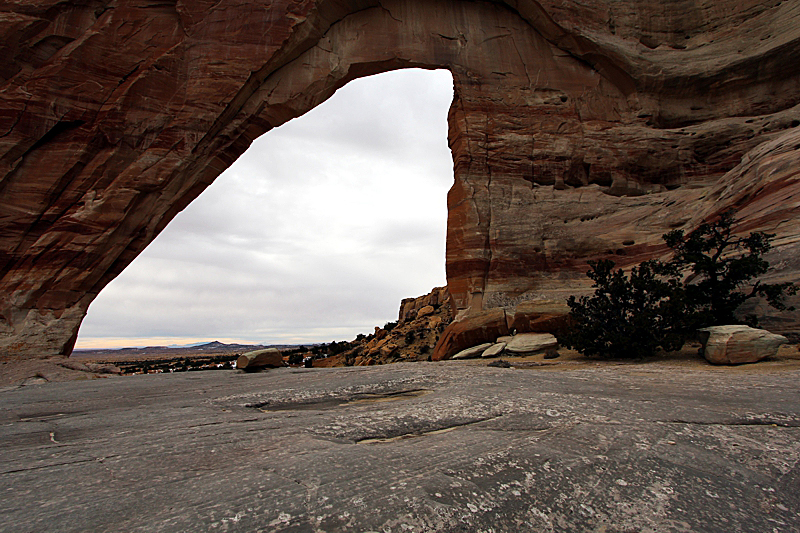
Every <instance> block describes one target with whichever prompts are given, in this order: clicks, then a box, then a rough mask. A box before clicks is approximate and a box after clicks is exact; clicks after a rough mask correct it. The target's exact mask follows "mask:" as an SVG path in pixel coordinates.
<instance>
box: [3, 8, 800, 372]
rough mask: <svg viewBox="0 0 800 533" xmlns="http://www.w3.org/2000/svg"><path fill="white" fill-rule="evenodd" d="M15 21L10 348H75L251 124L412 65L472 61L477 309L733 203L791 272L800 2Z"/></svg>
mask: <svg viewBox="0 0 800 533" xmlns="http://www.w3.org/2000/svg"><path fill="white" fill-rule="evenodd" d="M0 35H2V40H0V43H2V44H0V46H2V52H0V100H1V101H2V105H0V227H1V228H2V229H1V231H0V352H5V353H8V354H18V355H23V356H31V355H48V354H52V353H66V352H69V351H70V349H71V346H72V343H73V342H74V339H75V335H76V334H77V329H78V327H79V325H80V322H81V320H82V318H83V316H84V315H85V312H86V309H87V308H88V305H89V303H90V302H91V301H92V299H93V298H94V297H95V296H96V295H97V293H98V292H99V291H100V290H101V289H102V288H103V287H104V286H105V285H106V284H107V283H108V282H109V281H110V280H111V279H113V278H114V277H115V276H116V275H117V274H119V272H121V271H122V269H124V268H125V267H126V266H127V265H128V264H129V263H130V262H131V261H132V260H133V258H134V257H136V255H137V254H138V253H139V252H141V251H142V249H144V247H145V246H147V244H148V243H149V242H151V241H152V239H153V238H154V237H155V236H156V235H157V234H158V233H159V232H160V231H161V230H162V229H163V228H164V227H165V226H166V224H167V223H168V222H169V221H170V220H171V219H172V217H174V216H175V214H176V213H178V212H179V211H180V210H181V209H183V208H184V207H185V206H186V205H188V203H189V202H191V201H192V200H193V199H194V198H195V197H197V195H198V194H199V193H200V192H201V191H202V190H203V189H204V188H205V187H206V186H207V185H208V184H209V183H211V182H212V181H213V180H214V178H215V177H216V176H217V175H218V174H219V173H220V172H222V170H224V169H225V168H227V166H229V165H230V164H231V162H232V161H233V160H235V159H236V158H237V157H238V156H239V155H240V154H241V153H242V152H243V151H244V150H245V149H246V148H247V147H248V146H249V144H250V142H252V140H253V139H255V138H256V137H257V136H259V135H261V134H263V133H264V132H266V131H268V130H270V129H271V128H274V127H277V126H279V125H281V124H282V123H284V122H286V121H287V120H289V119H291V118H293V117H296V116H299V115H301V114H303V113H305V112H306V111H308V110H309V109H311V108H313V107H314V106H315V105H317V104H319V103H320V102H322V101H324V100H325V99H326V98H328V97H329V96H330V95H331V94H332V93H333V92H334V91H335V90H336V89H337V88H339V87H341V86H342V85H344V84H345V83H347V82H348V81H350V80H352V79H355V78H357V77H360V76H366V75H370V74H374V73H378V72H382V71H386V70H391V69H397V68H404V67H422V68H446V69H448V70H449V71H450V72H451V73H452V74H453V78H454V90H455V95H454V100H453V105H452V107H451V110H450V116H449V123H450V132H449V140H450V147H451V150H452V152H453V161H454V178H455V179H454V185H453V187H452V189H451V191H450V193H449V196H448V208H449V220H448V234H447V239H448V245H447V258H446V268H447V279H448V286H449V290H450V294H451V295H452V303H453V305H454V306H455V308H457V309H458V310H460V311H461V312H462V314H464V313H468V312H470V311H476V310H480V309H484V308H489V307H493V306H501V305H506V306H510V305H513V304H515V303H516V302H518V301H522V300H526V299H531V298H534V297H540V296H551V295H553V294H560V293H563V292H566V291H570V290H572V287H574V286H575V284H576V283H577V284H580V283H582V281H580V280H581V279H582V273H583V271H584V270H585V267H584V264H585V261H586V259H589V258H596V257H599V256H607V255H612V256H614V257H615V258H616V259H617V260H618V261H621V262H623V263H625V262H628V263H634V262H637V261H639V260H641V259H644V258H646V257H651V256H653V255H658V254H659V253H661V252H662V251H663V248H662V246H661V241H660V235H661V234H662V233H664V232H665V231H666V230H668V229H671V228H676V227H680V228H686V229H691V228H692V225H694V224H696V223H697V222H698V221H699V220H701V219H702V218H703V217H705V216H710V215H713V214H714V213H716V212H719V211H721V210H723V209H727V208H728V207H731V206H735V207H738V208H739V209H740V214H741V215H743V216H745V217H746V219H747V222H746V224H745V226H746V227H743V228H742V229H743V230H750V229H760V230H765V231H770V232H775V233H777V234H778V243H779V244H780V247H779V249H778V250H776V254H783V256H782V257H785V258H787V259H786V261H785V264H784V265H783V267H782V270H781V272H782V274H781V275H783V276H788V277H794V276H796V273H797V266H798V265H797V264H796V263H794V262H792V261H790V260H789V259H788V258H791V257H794V256H795V255H796V254H793V253H792V250H793V248H792V247H793V246H795V243H796V242H797V237H798V224H797V223H796V220H797V214H798V206H797V196H796V188H797V178H798V168H800V165H798V162H799V160H800V150H798V133H797V132H798V128H797V125H798V124H800V107H798V104H800V68H798V67H799V66H800V65H798V61H799V60H798V57H800V4H798V3H797V2H777V3H776V2H771V1H764V0H739V1H736V2H733V1H729V0H680V1H675V2H669V3H657V2H652V3H647V2H642V1H634V0H618V1H615V2H607V1H601V0H585V1H581V2H577V1H574V0H559V1H555V0H552V1H550V0H544V1H542V2H539V3H537V2H533V1H528V0H505V1H488V0H486V1H463V0H424V1H423V0H382V1H377V0H276V1H273V2H268V3H267V2H257V1H247V2H241V1H239V2H232V1H227V0H220V1H217V0H215V1H213V2H210V1H205V0H194V1H192V2H186V1H184V0H173V1H166V2H165V1H158V2H155V1H149V0H120V1H113V2H112V1H109V0H81V1H73V2H57V1H55V0H29V1H26V2H8V1H0ZM743 158H744V160H743Z"/></svg>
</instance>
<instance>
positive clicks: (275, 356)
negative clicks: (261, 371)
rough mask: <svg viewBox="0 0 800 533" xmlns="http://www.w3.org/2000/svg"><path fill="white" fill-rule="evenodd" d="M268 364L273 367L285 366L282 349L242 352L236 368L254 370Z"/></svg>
mask: <svg viewBox="0 0 800 533" xmlns="http://www.w3.org/2000/svg"><path fill="white" fill-rule="evenodd" d="M267 366H271V367H273V368H278V367H281V366H283V355H281V352H280V350H278V349H276V348H267V349H265V350H255V351H252V352H247V353H245V354H242V355H240V356H239V358H238V359H236V368H238V369H240V370H254V369H257V368H264V367H267Z"/></svg>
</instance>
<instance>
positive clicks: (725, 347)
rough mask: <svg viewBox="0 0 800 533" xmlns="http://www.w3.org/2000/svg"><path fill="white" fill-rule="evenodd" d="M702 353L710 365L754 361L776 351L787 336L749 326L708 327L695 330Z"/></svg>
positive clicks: (785, 341)
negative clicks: (698, 336) (697, 331)
mask: <svg viewBox="0 0 800 533" xmlns="http://www.w3.org/2000/svg"><path fill="white" fill-rule="evenodd" d="M699 334H700V342H702V344H703V356H704V357H705V358H706V361H708V362H709V363H711V364H714V365H738V364H742V363H755V362H758V361H761V360H762V359H765V358H767V357H771V356H773V355H775V354H776V353H778V349H779V348H780V347H781V345H782V344H786V343H787V342H789V341H788V339H787V338H786V337H784V336H782V335H776V334H774V333H770V332H769V331H766V330H763V329H755V328H751V327H749V326H740V325H732V326H712V327H709V328H703V329H701V330H699Z"/></svg>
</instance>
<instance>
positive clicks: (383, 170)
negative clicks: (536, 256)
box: [77, 69, 453, 348]
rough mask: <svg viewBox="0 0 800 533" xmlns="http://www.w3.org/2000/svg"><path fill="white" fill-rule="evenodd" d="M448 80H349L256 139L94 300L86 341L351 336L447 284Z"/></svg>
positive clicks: (389, 76)
mask: <svg viewBox="0 0 800 533" xmlns="http://www.w3.org/2000/svg"><path fill="white" fill-rule="evenodd" d="M452 98H453V81H452V77H451V75H450V73H449V72H447V71H441V70H440V71H423V70H418V69H412V70H402V71H396V72H390V73H385V74H380V75H378V76H372V77H369V78H363V79H359V80H356V81H354V82H351V83H349V84H348V85H347V86H345V87H344V88H342V89H340V90H339V91H338V92H337V93H336V94H334V95H333V97H331V98H330V100H328V101H327V102H325V103H324V104H322V105H321V106H319V107H317V108H316V109H313V110H312V111H310V112H309V113H307V114H306V115H304V116H302V117H300V118H297V119H295V120H293V121H291V122H289V123H287V124H285V125H283V126H281V127H280V128H277V129H275V130H273V131H271V132H268V133H267V134H265V135H264V136H262V137H261V138H259V139H257V140H256V141H255V142H254V143H253V145H252V146H251V147H250V149H249V150H248V151H247V152H246V153H245V154H244V155H242V156H241V157H240V158H239V160H238V161H237V162H236V163H234V165H233V166H232V167H231V168H230V169H228V170H227V171H226V172H225V173H223V174H222V175H221V176H220V177H219V178H217V180H216V181H215V182H214V184H212V185H211V186H210V187H209V188H208V189H206V191H205V192H204V193H203V194H202V195H201V196H200V197H199V198H198V199H197V200H195V201H194V202H193V203H192V204H191V205H189V207H187V208H186V209H185V210H184V211H183V212H182V213H180V214H179V215H178V216H177V217H176V218H175V219H174V220H173V221H172V222H171V223H170V225H169V226H167V228H166V229H165V230H164V231H163V232H162V233H161V235H159V236H158V238H157V239H156V240H155V241H154V242H153V243H152V244H151V245H150V246H149V247H148V248H147V249H146V250H145V251H144V252H143V253H142V254H141V255H140V256H139V257H138V258H136V259H135V260H134V261H133V263H132V264H131V265H130V266H129V267H128V268H127V269H126V270H125V271H124V272H123V273H122V274H121V275H120V276H119V277H118V278H117V279H116V280H114V281H113V282H112V283H111V284H109V285H108V286H107V287H106V288H105V289H104V290H103V292H101V293H100V295H99V296H98V297H97V299H96V300H95V301H94V302H93V303H92V305H91V306H90V307H89V313H88V315H87V317H86V319H85V320H84V322H83V326H82V327H81V330H80V336H79V337H78V344H77V347H78V348H96V347H122V346H147V345H163V344H167V345H169V344H185V343H191V342H199V341H206V340H208V341H210V340H219V341H222V342H247V343H267V344H283V343H287V344H294V343H311V342H330V341H332V340H352V339H353V338H354V337H355V336H356V334H358V333H371V332H372V329H373V327H374V326H376V325H378V326H382V325H383V324H384V323H386V322H388V321H390V320H396V319H397V313H398V308H399V305H400V300H401V299H402V298H407V297H411V296H420V295H422V294H425V293H427V292H428V291H430V289H432V288H433V287H435V286H441V285H444V284H445V274H444V256H445V251H444V246H445V226H446V220H447V205H446V196H447V190H448V189H449V188H450V186H451V185H452V181H453V171H452V167H453V164H452V159H451V156H450V151H449V149H448V147H447V110H448V108H449V106H450V102H451V101H452Z"/></svg>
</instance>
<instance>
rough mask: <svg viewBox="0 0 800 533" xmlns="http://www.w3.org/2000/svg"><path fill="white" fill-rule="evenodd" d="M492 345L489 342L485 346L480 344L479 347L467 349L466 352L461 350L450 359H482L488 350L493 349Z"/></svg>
mask: <svg viewBox="0 0 800 533" xmlns="http://www.w3.org/2000/svg"><path fill="white" fill-rule="evenodd" d="M491 346H492V343H491V342H487V343H484V344H479V345H478V346H472V347H471V348H467V349H465V350H461V351H460V352H458V353H457V354H455V355H454V356H453V357H451V358H450V359H474V358H475V357H480V356H481V354H482V353H483V352H484V351H485V350H486V349H487V348H491Z"/></svg>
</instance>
